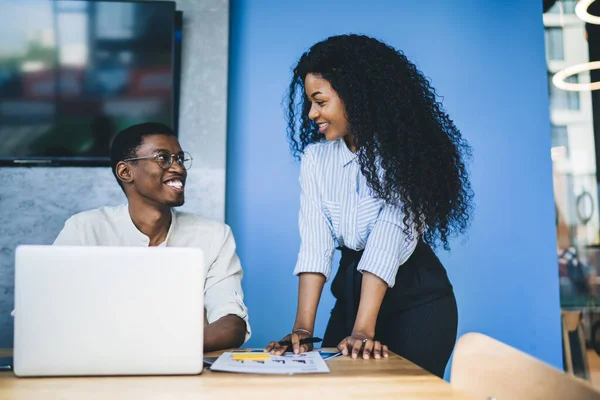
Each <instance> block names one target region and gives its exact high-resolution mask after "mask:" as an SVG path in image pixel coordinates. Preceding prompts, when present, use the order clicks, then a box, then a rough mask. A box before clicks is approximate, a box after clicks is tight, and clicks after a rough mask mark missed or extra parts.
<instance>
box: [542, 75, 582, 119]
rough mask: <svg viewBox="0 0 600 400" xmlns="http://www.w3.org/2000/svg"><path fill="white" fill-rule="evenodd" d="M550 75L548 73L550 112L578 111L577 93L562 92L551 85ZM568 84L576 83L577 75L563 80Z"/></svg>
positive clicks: (577, 80)
mask: <svg viewBox="0 0 600 400" xmlns="http://www.w3.org/2000/svg"><path fill="white" fill-rule="evenodd" d="M552 75H553V74H551V73H548V92H549V95H550V108H551V109H552V110H579V92H571V91H567V90H562V89H559V88H557V87H556V86H554V84H553V83H552ZM565 81H566V82H569V83H578V82H579V79H578V77H577V75H572V76H569V77H568V78H567V79H565Z"/></svg>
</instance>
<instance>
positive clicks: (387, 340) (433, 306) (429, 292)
mask: <svg viewBox="0 0 600 400" xmlns="http://www.w3.org/2000/svg"><path fill="white" fill-rule="evenodd" d="M341 250H342V259H341V261H340V268H339V270H338V272H337V274H336V277H335V278H334V280H333V282H332V284H331V291H332V293H333V295H334V297H335V298H336V300H337V301H336V304H335V306H334V308H333V310H332V311H331V317H330V319H329V323H328V324H327V329H326V331H325V336H324V338H323V347H336V346H337V345H338V343H339V342H340V341H341V340H342V339H344V338H345V337H347V336H350V334H351V333H352V328H353V326H354V321H355V319H356V313H357V311H358V305H359V302H360V289H361V285H362V274H361V273H360V272H358V271H357V270H356V267H357V265H358V263H359V261H360V258H361V256H362V251H354V250H350V249H346V248H342V249H341ZM457 325H458V311H457V306H456V299H455V298H454V292H453V290H452V285H451V284H450V282H449V280H448V277H447V275H446V271H445V269H444V267H443V266H442V264H441V263H440V261H439V259H438V258H437V257H436V256H435V254H434V253H433V251H432V250H431V248H430V247H429V246H427V245H426V244H425V243H423V242H420V243H419V244H418V245H417V248H416V249H415V251H414V253H413V255H412V256H411V257H410V258H409V260H408V261H407V262H406V263H405V264H403V265H402V266H400V269H399V270H398V275H397V277H396V283H395V285H394V287H393V288H388V290H387V292H386V295H385V297H384V299H383V303H382V306H381V309H380V312H379V316H378V318H377V326H376V329H375V340H379V341H380V342H382V343H383V344H385V345H387V346H388V348H389V349H390V350H391V351H393V352H394V353H396V354H399V355H400V356H402V357H404V358H406V359H408V360H410V361H412V362H414V363H415V364H417V365H419V366H420V367H422V368H424V369H426V370H427V371H429V372H431V373H433V374H435V375H437V376H439V377H443V375H444V370H445V368H446V364H447V363H448V360H449V358H450V355H451V354H452V350H453V349H454V343H455V341H456V333H457Z"/></svg>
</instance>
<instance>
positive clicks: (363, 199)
mask: <svg viewBox="0 0 600 400" xmlns="http://www.w3.org/2000/svg"><path fill="white" fill-rule="evenodd" d="M300 189H301V191H300V214H299V219H298V222H299V228H300V237H301V245H300V251H299V253H298V262H297V263H296V267H295V269H294V274H296V275H297V274H300V273H302V272H317V273H321V274H323V275H325V278H326V279H329V277H330V275H331V259H332V257H333V251H334V249H335V247H338V246H344V247H347V248H350V249H353V250H357V251H358V250H363V249H364V253H363V255H362V258H361V260H360V262H359V264H358V266H357V269H358V271H361V272H363V271H368V272H370V273H372V274H374V275H377V276H378V277H380V278H381V279H383V280H384V281H385V282H386V283H387V284H388V286H389V287H393V286H394V283H395V280H396V274H397V273H398V268H399V267H400V265H402V264H403V263H405V262H406V260H408V258H409V257H410V256H411V254H412V253H413V251H414V250H415V247H416V245H417V242H418V237H419V236H418V234H417V232H416V230H415V229H414V227H413V231H412V237H413V239H412V240H407V236H406V235H405V234H404V232H403V229H404V224H403V222H402V220H403V218H404V214H403V213H402V211H401V210H400V208H398V207H393V206H390V205H388V204H385V202H384V201H383V200H381V199H377V198H375V197H373V196H372V194H371V191H370V189H369V188H368V186H367V180H366V178H365V177H364V175H363V174H362V172H361V171H360V166H359V164H358V160H357V159H356V154H354V153H353V152H351V151H350V149H348V147H347V146H346V143H345V142H344V140H343V139H339V140H336V141H334V142H325V141H324V142H320V143H314V144H311V145H309V146H307V147H306V149H305V152H304V155H303V157H302V162H301V164H300ZM411 226H412V224H411Z"/></svg>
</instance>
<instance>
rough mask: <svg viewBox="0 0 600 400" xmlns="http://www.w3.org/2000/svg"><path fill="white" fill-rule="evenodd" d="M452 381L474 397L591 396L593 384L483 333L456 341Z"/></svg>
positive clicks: (588, 399)
mask: <svg viewBox="0 0 600 400" xmlns="http://www.w3.org/2000/svg"><path fill="white" fill-rule="evenodd" d="M450 382H451V384H452V386H454V387H455V388H456V389H458V390H461V391H463V392H465V393H467V394H468V395H470V396H472V397H473V398H475V399H481V400H483V399H495V400H530V399H540V400H565V399H569V400H592V399H600V391H597V390H596V389H594V388H593V387H592V386H591V384H589V383H588V382H587V381H584V380H582V379H579V378H575V377H573V376H571V375H567V374H565V373H563V372H562V371H560V370H558V369H556V368H554V367H552V366H550V365H548V364H545V363H544V362H542V361H540V360H538V359H536V358H534V357H531V356H530V355H528V354H525V353H523V352H522V351H519V350H517V349H515V348H513V347H510V346H508V345H506V344H504V343H502V342H499V341H497V340H495V339H492V338H490V337H488V336H485V335H482V334H480V333H467V334H465V335H463V336H462V337H461V338H460V339H459V340H458V342H457V344H456V347H455V349H454V357H453V360H452V373H451V378H450Z"/></svg>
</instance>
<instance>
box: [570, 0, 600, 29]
mask: <svg viewBox="0 0 600 400" xmlns="http://www.w3.org/2000/svg"><path fill="white" fill-rule="evenodd" d="M594 1H596V0H579V2H578V3H577V5H576V6H575V14H577V16H578V17H579V18H581V19H582V20H584V21H585V22H587V23H590V24H595V25H600V17H598V16H596V15H592V14H590V13H589V12H588V8H589V7H590V5H591V4H592V3H593V2H594Z"/></svg>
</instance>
